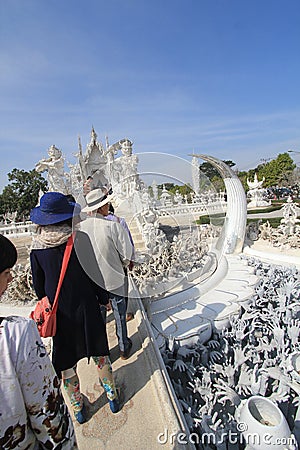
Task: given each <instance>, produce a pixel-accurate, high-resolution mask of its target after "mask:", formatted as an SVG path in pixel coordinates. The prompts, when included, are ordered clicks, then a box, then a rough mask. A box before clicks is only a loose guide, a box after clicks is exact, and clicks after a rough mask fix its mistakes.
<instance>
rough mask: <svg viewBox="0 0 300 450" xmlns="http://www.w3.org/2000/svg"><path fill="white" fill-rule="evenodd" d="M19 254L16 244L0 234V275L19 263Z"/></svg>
mask: <svg viewBox="0 0 300 450" xmlns="http://www.w3.org/2000/svg"><path fill="white" fill-rule="evenodd" d="M17 258H18V253H17V249H16V247H15V246H14V244H13V243H12V242H11V241H10V240H9V239H7V238H6V237H5V236H3V234H0V273H1V272H3V271H4V270H6V269H11V268H12V267H13V266H14V265H15V264H16V262H17Z"/></svg>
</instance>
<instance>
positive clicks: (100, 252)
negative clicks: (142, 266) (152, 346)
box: [80, 189, 132, 359]
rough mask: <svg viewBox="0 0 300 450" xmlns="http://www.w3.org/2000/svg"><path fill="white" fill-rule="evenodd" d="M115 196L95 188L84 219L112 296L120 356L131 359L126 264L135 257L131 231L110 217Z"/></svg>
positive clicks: (82, 226)
mask: <svg viewBox="0 0 300 450" xmlns="http://www.w3.org/2000/svg"><path fill="white" fill-rule="evenodd" d="M111 200H112V196H109V195H106V194H105V193H103V190H102V189H94V190H93V191H91V192H90V193H89V194H87V196H86V202H87V206H86V207H85V208H83V209H82V211H83V212H86V213H88V214H89V216H88V217H87V218H86V219H85V220H84V221H82V222H81V224H80V227H81V230H83V231H85V232H86V233H87V234H88V235H89V237H90V239H91V242H92V244H93V248H94V251H95V255H96V258H97V261H98V264H99V268H100V271H101V273H102V276H103V282H104V284H103V287H104V288H105V289H106V290H107V291H109V299H110V301H111V305H112V308H113V313H114V317H115V321H116V332H117V337H118V342H119V349H120V357H121V359H127V358H128V357H129V355H130V350H131V347H132V342H131V340H130V339H129V338H128V332H127V324H126V307H127V304H126V297H127V291H126V285H125V273H124V267H128V266H129V264H130V262H131V258H132V244H131V242H130V239H129V236H128V233H127V232H126V231H125V230H124V228H123V227H122V226H121V225H120V224H119V223H117V222H114V221H110V220H106V219H105V216H107V214H108V208H109V202H110V201H111Z"/></svg>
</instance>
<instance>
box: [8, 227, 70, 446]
mask: <svg viewBox="0 0 300 450" xmlns="http://www.w3.org/2000/svg"><path fill="white" fill-rule="evenodd" d="M16 261H17V251H16V248H15V246H14V245H13V243H12V242H11V241H9V240H8V239H7V238H6V237H5V236H3V235H0V297H1V296H2V294H3V293H4V292H5V290H6V289H7V287H8V284H9V283H10V282H11V281H12V279H13V278H12V275H11V273H10V269H11V268H12V267H13V266H14V265H15V263H16ZM0 355H1V365H0V405H1V414H0V448H1V449H3V450H6V449H12V448H51V449H58V448H59V449H61V450H72V449H74V448H77V446H76V442H75V435H74V429H73V424H72V420H71V417H70V415H69V412H68V408H67V405H66V404H65V402H64V399H63V396H62V394H61V391H60V383H59V379H58V377H57V375H56V373H55V371H54V368H53V366H52V364H51V361H50V358H49V356H48V353H47V351H46V349H45V347H44V345H43V342H42V340H41V338H40V335H39V333H38V330H37V327H36V324H35V323H34V322H33V321H32V320H31V319H26V318H25V317H18V316H9V317H0Z"/></svg>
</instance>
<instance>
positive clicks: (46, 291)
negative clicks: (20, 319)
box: [30, 192, 119, 423]
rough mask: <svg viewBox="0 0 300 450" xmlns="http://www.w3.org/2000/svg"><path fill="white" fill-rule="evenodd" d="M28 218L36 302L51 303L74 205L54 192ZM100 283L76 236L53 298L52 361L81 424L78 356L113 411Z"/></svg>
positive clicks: (85, 241)
mask: <svg viewBox="0 0 300 450" xmlns="http://www.w3.org/2000/svg"><path fill="white" fill-rule="evenodd" d="M30 219H31V221H32V222H33V223H36V224H37V225H39V226H38V228H37V234H36V236H35V238H34V240H33V244H32V248H31V253H30V262H31V269H32V277H33V285H34V289H35V291H36V294H37V297H38V299H42V298H43V297H45V296H47V297H48V298H49V300H50V303H53V301H54V297H55V293H56V288H57V284H58V280H59V277H60V271H61V266H62V261H63V256H64V251H65V248H66V244H67V241H68V240H69V237H70V236H71V235H72V220H74V222H73V223H75V220H76V222H78V221H79V220H80V205H78V204H77V203H73V202H69V201H68V199H67V197H66V196H65V195H64V194H61V193H60V192H47V193H46V194H44V195H43V196H42V197H41V199H40V205H39V206H37V207H35V208H33V209H32V210H31V213H30ZM79 261H80V262H79ZM85 265H87V266H88V267H89V274H87V273H86V271H85V270H84V267H85ZM101 280H102V276H101V273H100V271H99V268H98V265H97V262H96V259H95V255H94V251H93V248H92V246H91V242H90V240H89V237H88V236H87V234H85V233H83V232H81V231H77V232H76V235H75V238H74V245H73V248H72V251H71V255H70V259H69V262H68V266H67V269H66V272H65V276H64V279H63V283H62V286H61V289H60V293H59V297H58V309H57V331H56V335H55V336H54V337H53V351H52V362H53V365H54V368H55V370H56V372H57V374H58V375H59V376H60V377H61V378H62V379H63V384H64V387H65V389H66V391H67V393H68V395H69V397H70V401H71V405H72V409H73V412H74V415H75V418H76V419H77V421H78V422H79V423H84V422H85V421H86V415H85V406H84V404H83V398H82V395H81V393H80V384H79V378H78V375H77V371H76V365H77V362H78V361H79V360H80V359H82V358H84V357H87V358H90V357H92V359H93V360H94V362H95V363H96V365H97V370H98V374H99V377H100V381H101V383H102V385H103V387H104V389H105V390H106V395H107V398H108V401H109V405H110V409H111V411H112V412H113V413H115V412H117V411H119V402H118V395H117V391H116V388H115V384H114V380H113V375H112V367H111V363H110V359H109V349H108V341H107V335H106V329H105V325H104V322H103V319H102V315H101V311H100V304H103V305H108V304H109V301H108V293H107V292H106V291H105V290H104V289H103V288H102V287H101V285H102V284H101V283H102V281H101Z"/></svg>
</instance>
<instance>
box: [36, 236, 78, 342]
mask: <svg viewBox="0 0 300 450" xmlns="http://www.w3.org/2000/svg"><path fill="white" fill-rule="evenodd" d="M74 238H75V233H73V234H72V235H71V236H70V237H69V239H68V241H67V245H66V248H65V252H64V257H63V261H62V266H61V271H60V276H59V281H58V285H57V288H56V293H55V298H54V302H53V305H51V303H50V301H49V299H48V297H43V298H42V299H41V300H39V301H38V302H37V304H36V307H35V309H34V311H31V313H30V318H31V319H33V320H34V321H35V323H36V325H37V328H38V331H39V333H40V336H41V337H44V338H45V337H53V336H55V334H56V311H57V307H58V296H59V292H60V288H61V285H62V282H63V279H64V276H65V273H66V270H67V266H68V263H69V259H70V255H71V251H72V247H73V242H74Z"/></svg>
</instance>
